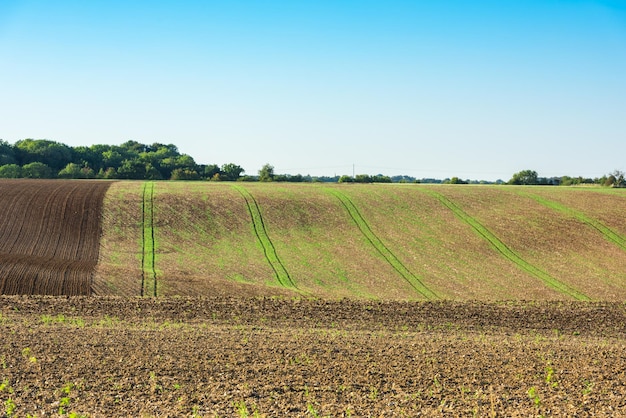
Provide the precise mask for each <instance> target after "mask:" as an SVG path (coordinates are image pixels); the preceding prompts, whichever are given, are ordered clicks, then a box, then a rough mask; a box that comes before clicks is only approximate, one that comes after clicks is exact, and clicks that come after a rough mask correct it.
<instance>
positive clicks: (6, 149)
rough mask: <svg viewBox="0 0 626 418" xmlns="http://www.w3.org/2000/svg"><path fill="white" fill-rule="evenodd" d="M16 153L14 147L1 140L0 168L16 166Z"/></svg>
mask: <svg viewBox="0 0 626 418" xmlns="http://www.w3.org/2000/svg"><path fill="white" fill-rule="evenodd" d="M16 162H17V160H16V159H15V151H14V150H13V146H12V145H11V144H9V143H8V142H6V141H3V140H1V139H0V166H3V165H7V164H15V163H16Z"/></svg>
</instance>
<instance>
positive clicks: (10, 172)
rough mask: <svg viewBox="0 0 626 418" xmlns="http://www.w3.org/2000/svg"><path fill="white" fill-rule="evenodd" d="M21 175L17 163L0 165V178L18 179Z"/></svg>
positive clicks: (20, 169) (20, 168)
mask: <svg viewBox="0 0 626 418" xmlns="http://www.w3.org/2000/svg"><path fill="white" fill-rule="evenodd" d="M21 177H22V167H20V166H19V165H17V164H5V165H2V166H0V178H3V179H19V178H21Z"/></svg>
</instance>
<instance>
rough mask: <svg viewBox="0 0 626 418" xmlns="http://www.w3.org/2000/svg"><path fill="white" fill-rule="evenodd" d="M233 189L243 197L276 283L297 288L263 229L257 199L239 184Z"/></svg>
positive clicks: (263, 225)
mask: <svg viewBox="0 0 626 418" xmlns="http://www.w3.org/2000/svg"><path fill="white" fill-rule="evenodd" d="M233 188H234V189H235V190H237V191H238V192H239V193H240V194H241V196H242V197H243V199H244V200H245V202H246V206H247V207H248V212H249V213H250V218H251V219H252V225H253V226H254V233H255V235H256V237H257V240H258V241H259V243H260V244H261V247H262V248H263V254H264V255H265V259H266V260H267V262H268V263H269V265H270V266H271V267H272V270H274V274H275V275H276V280H278V283H280V285H282V286H283V287H286V288H294V289H297V287H296V285H295V283H294V282H293V280H292V278H291V276H290V275H289V272H288V271H287V269H286V268H285V265H284V264H283V263H282V261H281V260H280V258H279V257H278V254H277V253H276V248H275V247H274V244H273V243H272V240H271V239H270V237H269V235H268V233H267V230H266V229H265V222H263V216H262V215H261V210H260V208H259V205H258V203H257V201H256V200H255V199H254V196H252V194H250V192H249V191H248V190H246V189H245V188H243V187H241V186H233Z"/></svg>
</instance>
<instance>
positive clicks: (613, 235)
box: [518, 192, 626, 251]
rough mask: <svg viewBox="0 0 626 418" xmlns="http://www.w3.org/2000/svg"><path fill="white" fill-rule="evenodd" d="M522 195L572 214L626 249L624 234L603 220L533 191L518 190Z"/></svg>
mask: <svg viewBox="0 0 626 418" xmlns="http://www.w3.org/2000/svg"><path fill="white" fill-rule="evenodd" d="M518 193H519V194H520V195H522V196H526V197H529V198H531V199H534V200H535V201H537V202H539V203H541V204H542V205H544V206H546V207H549V208H550V209H554V210H556V211H558V212H562V213H565V214H566V215H569V216H572V217H574V218H576V219H578V220H579V221H581V222H583V223H585V224H587V225H589V226H590V227H592V228H594V229H596V230H597V231H598V232H600V233H601V234H602V235H603V236H604V238H605V239H607V240H608V241H610V242H612V243H614V244H616V245H617V246H618V247H620V248H621V249H622V250H624V251H626V238H624V237H623V236H621V235H620V234H618V233H617V232H615V231H613V230H612V229H611V228H609V227H608V226H606V225H604V224H603V223H602V222H600V221H598V220H596V219H593V218H590V217H588V216H587V215H585V214H584V213H582V212H579V211H577V210H575V209H572V208H570V207H567V206H565V205H562V204H560V203H557V202H554V201H552V200H548V199H545V198H543V197H541V196H537V195H535V194H531V193H524V192H518Z"/></svg>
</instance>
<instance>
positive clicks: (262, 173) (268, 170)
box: [259, 164, 274, 181]
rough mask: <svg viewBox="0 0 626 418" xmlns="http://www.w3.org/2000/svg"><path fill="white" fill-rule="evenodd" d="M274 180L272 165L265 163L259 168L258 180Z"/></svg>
mask: <svg viewBox="0 0 626 418" xmlns="http://www.w3.org/2000/svg"><path fill="white" fill-rule="evenodd" d="M272 180H274V166H271V165H269V164H265V165H264V166H263V168H261V169H260V170H259V181H272Z"/></svg>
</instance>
